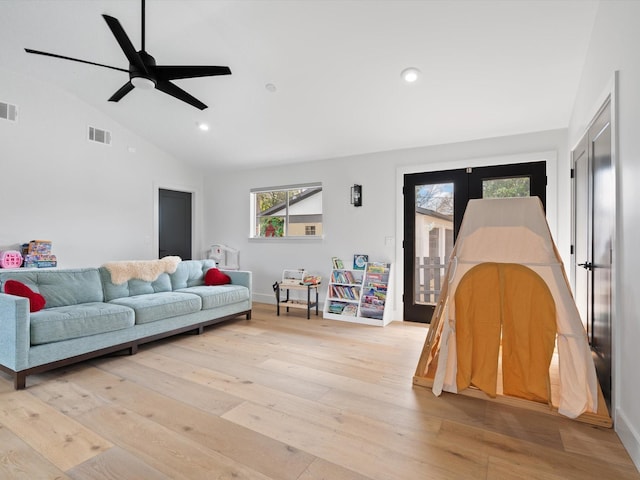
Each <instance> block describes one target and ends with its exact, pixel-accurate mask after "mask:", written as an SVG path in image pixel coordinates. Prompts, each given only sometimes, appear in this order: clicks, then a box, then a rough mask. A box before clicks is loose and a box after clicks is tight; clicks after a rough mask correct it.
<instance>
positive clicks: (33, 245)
mask: <svg viewBox="0 0 640 480" xmlns="http://www.w3.org/2000/svg"><path fill="white" fill-rule="evenodd" d="M27 254H28V255H51V241H49V240H31V241H30V242H29V249H28V250H27Z"/></svg>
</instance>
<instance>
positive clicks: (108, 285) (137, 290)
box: [99, 267, 171, 302]
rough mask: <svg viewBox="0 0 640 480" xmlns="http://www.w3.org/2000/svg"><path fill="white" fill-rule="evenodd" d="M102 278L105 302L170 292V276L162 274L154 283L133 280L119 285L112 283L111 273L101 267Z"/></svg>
mask: <svg viewBox="0 0 640 480" xmlns="http://www.w3.org/2000/svg"><path fill="white" fill-rule="evenodd" d="M99 271H100V278H102V287H103V289H104V300H105V302H110V301H111V300H114V299H116V298H123V297H133V296H135V295H145V294H149V293H157V292H170V291H171V280H170V278H169V274H167V273H161V274H160V276H159V277H158V278H156V279H155V280H154V281H153V282H148V281H146V280H138V279H131V280H128V281H126V282H124V283H121V284H119V285H116V284H115V283H113V282H112V281H111V273H110V272H109V270H107V269H106V268H105V267H100V268H99Z"/></svg>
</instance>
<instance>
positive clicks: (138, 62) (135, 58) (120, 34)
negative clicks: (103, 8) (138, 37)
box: [102, 15, 149, 74]
mask: <svg viewBox="0 0 640 480" xmlns="http://www.w3.org/2000/svg"><path fill="white" fill-rule="evenodd" d="M102 16H103V17H104V20H105V22H107V25H108V26H109V28H110V29H111V33H113V36H114V37H116V40H117V42H118V44H119V45H120V48H121V49H122V51H123V52H124V54H125V56H126V57H127V60H129V63H130V64H131V65H134V66H135V67H136V68H138V69H139V70H140V71H142V72H144V73H147V74H148V73H149V72H147V67H146V66H145V64H144V62H143V61H142V59H141V58H140V55H138V52H136V49H135V47H134V46H133V44H132V43H131V40H129V37H128V36H127V32H125V31H124V28H122V25H120V22H119V21H118V19H117V18H114V17H111V16H109V15H102Z"/></svg>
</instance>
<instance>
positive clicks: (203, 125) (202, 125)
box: [196, 122, 209, 132]
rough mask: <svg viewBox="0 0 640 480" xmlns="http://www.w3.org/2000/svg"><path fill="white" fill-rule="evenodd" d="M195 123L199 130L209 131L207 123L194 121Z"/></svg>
mask: <svg viewBox="0 0 640 480" xmlns="http://www.w3.org/2000/svg"><path fill="white" fill-rule="evenodd" d="M196 125H197V126H198V128H199V129H200V130H202V131H203V132H207V131H209V125H208V124H206V123H202V122H196Z"/></svg>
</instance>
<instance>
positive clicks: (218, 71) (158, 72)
mask: <svg viewBox="0 0 640 480" xmlns="http://www.w3.org/2000/svg"><path fill="white" fill-rule="evenodd" d="M141 2H142V48H141V49H140V50H139V51H137V52H136V49H135V48H134V46H133V44H132V43H131V40H129V37H128V36H127V34H126V32H125V31H124V28H122V25H120V22H119V21H118V19H116V18H114V17H111V16H109V15H102V16H103V17H104V20H105V21H106V22H107V25H108V26H109V28H110V29H111V32H112V33H113V36H114V37H116V40H117V42H118V44H119V45H120V48H121V49H122V51H123V52H124V54H125V56H126V57H127V60H129V69H128V70H126V69H124V68H118V67H112V66H110V65H103V64H101V63H95V62H89V61H87V60H80V59H78V58H71V57H65V56H64V55H57V54H55V53H48V52H42V51H39V50H32V49H30V48H25V51H26V52H27V53H35V54H37V55H46V56H49V57H55V58H62V59H64V60H73V61H74V62H80V63H87V64H89V65H97V66H99V67H105V68H111V69H113V70H119V71H121V72H127V73H129V81H128V82H127V83H125V84H124V85H123V86H122V87H120V89H119V90H118V91H117V92H116V93H114V94H113V95H112V96H111V98H109V101H110V102H118V101H120V99H122V97H124V96H125V95H126V94H127V93H129V92H130V91H131V90H133V89H134V88H143V89H153V88H156V89H158V90H160V91H161V92H164V93H166V94H168V95H171V96H172V97H175V98H177V99H178V100H182V101H183V102H186V103H188V104H189V105H193V106H194V107H196V108H198V109H200V110H204V109H205V108H207V106H206V105H205V104H204V103H202V102H201V101H200V100H198V99H197V98H195V97H194V96H192V95H190V94H189V93H187V92H185V91H184V90H182V89H181V88H180V87H178V86H177V85H175V84H174V83H171V81H170V80H176V79H180V78H194V77H211V76H215V75H231V70H230V69H229V67H218V66H206V65H202V66H198V65H191V66H189V65H183V66H180V65H156V60H155V58H153V57H152V56H151V55H149V54H148V53H147V52H146V50H145V46H144V29H145V21H144V4H145V0H141Z"/></svg>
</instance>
